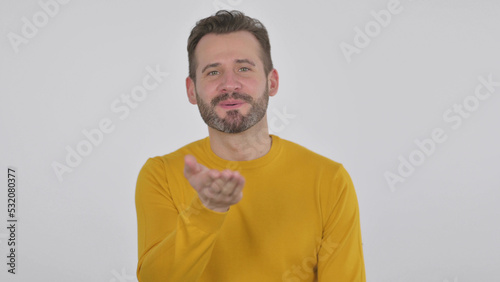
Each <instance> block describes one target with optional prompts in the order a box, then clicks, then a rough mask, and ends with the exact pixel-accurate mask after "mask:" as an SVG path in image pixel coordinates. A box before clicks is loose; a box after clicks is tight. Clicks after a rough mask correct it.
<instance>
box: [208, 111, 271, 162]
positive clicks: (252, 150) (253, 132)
mask: <svg viewBox="0 0 500 282" xmlns="http://www.w3.org/2000/svg"><path fill="white" fill-rule="evenodd" d="M208 134H209V136H210V147H211V148H212V151H213V152H214V153H215V154H216V155H217V156H219V157H220V158H222V159H225V160H228V161H249V160H254V159H257V158H260V157H262V156H264V155H265V154H267V153H268V152H269V150H270V149H271V143H272V139H271V137H270V136H269V130H268V127H267V116H264V117H263V118H262V120H261V121H259V122H258V123H257V124H255V125H254V126H252V127H251V128H249V129H247V130H246V131H243V132H240V133H224V132H220V131H218V130H216V129H213V128H211V127H209V128H208Z"/></svg>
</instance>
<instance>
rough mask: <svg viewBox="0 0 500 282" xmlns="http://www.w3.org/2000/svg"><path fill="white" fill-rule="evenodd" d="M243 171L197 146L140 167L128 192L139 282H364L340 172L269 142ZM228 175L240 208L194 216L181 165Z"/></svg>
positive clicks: (354, 215)
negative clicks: (193, 162) (132, 197)
mask: <svg viewBox="0 0 500 282" xmlns="http://www.w3.org/2000/svg"><path fill="white" fill-rule="evenodd" d="M271 137H272V146H271V149H270V151H269V152H268V153H267V154H266V155H264V156H263V157H261V158H258V159H255V160H251V161H241V162H233V161H227V160H224V159H222V158H220V157H218V156H217V155H216V154H215V153H214V152H213V151H212V150H211V148H210V139H209V137H206V138H204V139H201V140H198V141H196V142H193V143H191V144H188V145H186V146H184V147H183V148H181V149H179V150H177V151H175V152H173V153H170V154H167V155H165V156H161V157H154V158H150V159H148V160H147V162H146V163H145V164H144V166H143V168H142V169H141V171H140V173H139V177H138V180H137V189H136V208H137V221H138V240H139V245H138V247H139V262H138V266H137V277H138V279H139V281H140V282H163V281H165V282H167V281H168V282H191V281H201V282H226V281H227V282H269V281H288V282H298V281H320V282H333V281H339V282H352V281H366V279H365V269H364V261H363V250H362V246H361V230H360V222H359V209H358V202H357V198H356V193H355V191H354V186H353V184H352V181H351V178H350V177H349V174H348V173H347V171H346V170H345V169H344V167H343V166H342V165H341V164H339V163H336V162H334V161H332V160H330V159H327V158H325V157H323V156H320V155H318V154H316V153H314V152H312V151H309V150H308V149H306V148H304V147H302V146H300V145H297V144H295V143H293V142H290V141H287V140H285V139H281V138H279V137H278V136H276V135H271ZM186 154H191V155H194V156H195V157H196V159H197V161H198V162H199V163H201V164H203V165H205V166H206V167H208V168H213V169H218V170H224V169H226V168H230V169H233V170H238V171H239V172H240V173H241V175H243V176H244V177H245V186H244V188H243V198H242V200H241V201H240V202H239V203H237V204H236V205H233V206H231V207H230V209H229V211H227V212H224V213H219V212H214V211H212V210H209V209H207V208H205V207H204V206H203V204H202V203H201V201H200V200H199V198H198V196H197V194H196V191H195V190H194V189H193V188H192V187H191V186H190V185H189V182H188V181H187V180H186V178H185V177H184V174H183V170H184V156H185V155H186Z"/></svg>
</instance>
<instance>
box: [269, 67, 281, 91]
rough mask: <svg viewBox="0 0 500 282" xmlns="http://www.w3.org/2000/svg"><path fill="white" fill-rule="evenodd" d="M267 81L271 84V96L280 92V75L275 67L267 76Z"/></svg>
mask: <svg viewBox="0 0 500 282" xmlns="http://www.w3.org/2000/svg"><path fill="white" fill-rule="evenodd" d="M267 81H268V84H269V96H274V95H276V93H278V88H279V85H280V77H279V75H278V71H277V70H276V69H273V70H272V71H271V72H270V73H269V75H268V76H267Z"/></svg>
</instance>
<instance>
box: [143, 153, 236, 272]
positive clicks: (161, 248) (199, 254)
mask: <svg viewBox="0 0 500 282" xmlns="http://www.w3.org/2000/svg"><path fill="white" fill-rule="evenodd" d="M135 201H136V210H137V224H138V226H137V227H138V242H139V243H138V253H139V262H138V266H137V278H138V280H139V281H140V282H156V281H172V282H177V281H179V282H180V281H182V282H189V281H197V280H198V279H199V277H200V276H201V275H202V273H203V271H204V270H205V267H206V265H207V263H208V262H209V261H210V257H211V253H212V249H213V247H214V243H215V240H216V238H217V235H218V231H219V230H220V228H221V226H222V224H223V222H224V219H225V217H226V213H217V212H214V211H211V210H209V209H207V208H206V207H205V206H203V204H202V203H201V201H200V200H199V198H198V196H197V195H196V193H194V197H192V201H191V202H190V203H187V204H186V206H187V208H186V209H182V208H180V207H183V206H184V205H178V204H177V205H176V203H175V202H174V200H173V199H172V196H171V191H170V187H169V185H168V179H167V177H166V173H165V163H164V161H163V160H162V159H161V158H151V159H148V161H147V162H146V163H145V164H144V166H143V168H142V169H141V171H140V173H139V176H138V179H137V187H136V198H135Z"/></svg>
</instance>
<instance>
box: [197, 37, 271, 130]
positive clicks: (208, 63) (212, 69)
mask: <svg viewBox="0 0 500 282" xmlns="http://www.w3.org/2000/svg"><path fill="white" fill-rule="evenodd" d="M260 52H261V48H260V45H259V42H258V41H257V39H256V38H255V37H254V36H253V35H252V34H251V33H250V32H247V31H238V32H233V33H228V34H207V35H205V36H204V37H203V38H202V39H201V40H200V42H199V43H198V46H197V47H196V50H195V55H196V61H197V69H196V83H195V85H194V93H195V99H196V101H193V99H194V98H193V97H192V96H190V97H189V98H190V101H191V103H193V104H195V103H196V104H198V108H199V110H200V114H201V116H202V118H203V120H204V121H205V123H206V124H207V125H208V126H210V127H212V128H214V129H217V130H219V131H221V132H226V133H239V132H243V131H245V130H247V129H249V128H250V127H252V126H254V125H255V124H256V123H258V122H259V121H261V120H262V118H263V117H264V116H265V114H266V110H267V105H268V101H269V83H268V78H267V76H266V74H265V73H264V66H263V62H262V60H261V58H260V56H259V55H260ZM188 94H189V90H188ZM273 95H274V93H273Z"/></svg>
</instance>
